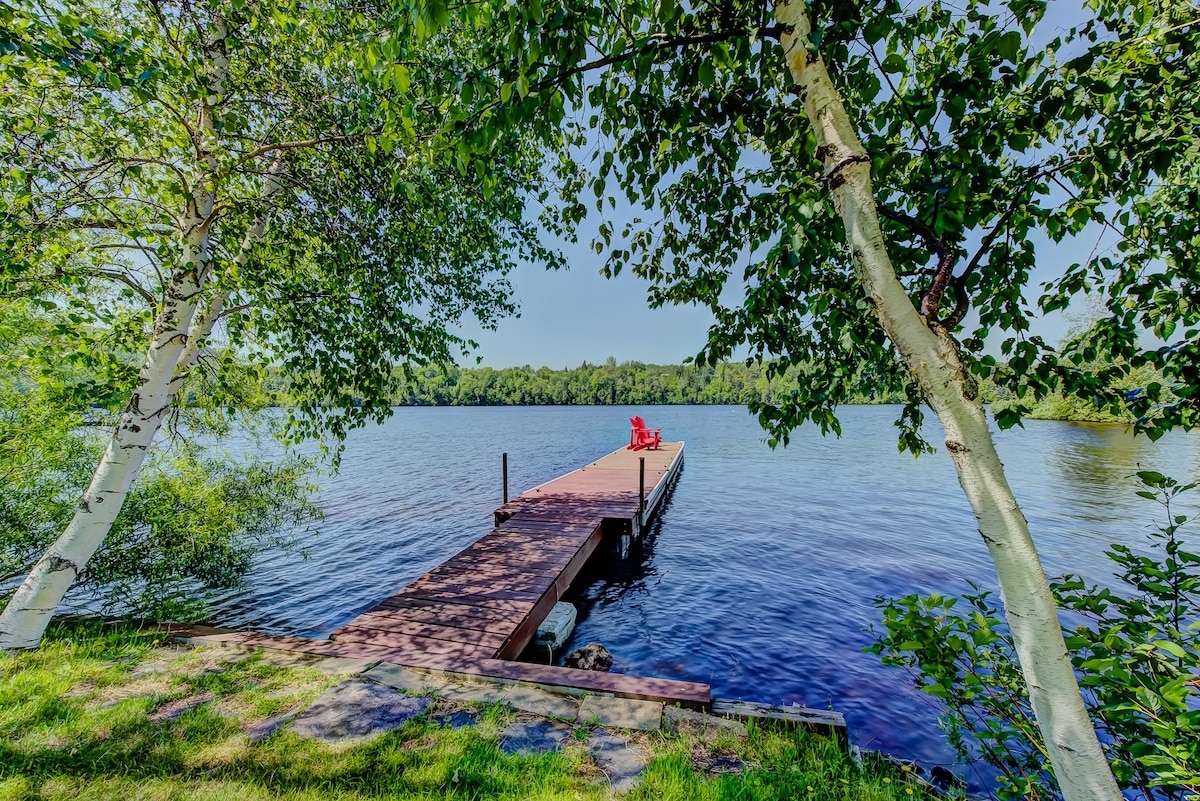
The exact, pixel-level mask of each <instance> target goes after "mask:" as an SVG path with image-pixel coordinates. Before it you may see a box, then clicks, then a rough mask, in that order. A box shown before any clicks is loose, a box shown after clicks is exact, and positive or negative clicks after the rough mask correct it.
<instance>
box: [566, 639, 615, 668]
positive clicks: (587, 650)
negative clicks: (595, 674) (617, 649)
mask: <svg viewBox="0 0 1200 801" xmlns="http://www.w3.org/2000/svg"><path fill="white" fill-rule="evenodd" d="M612 666H613V657H612V654H610V653H609V652H608V649H607V648H605V647H604V646H603V645H601V644H600V643H598V642H589V643H588V644H587V645H585V646H583V647H582V648H578V649H576V650H574V651H572V652H571V653H569V654H567V656H566V658H565V659H563V667H569V668H579V669H580V670H598V671H600V672H601V673H607V672H608V671H609V670H611V669H612Z"/></svg>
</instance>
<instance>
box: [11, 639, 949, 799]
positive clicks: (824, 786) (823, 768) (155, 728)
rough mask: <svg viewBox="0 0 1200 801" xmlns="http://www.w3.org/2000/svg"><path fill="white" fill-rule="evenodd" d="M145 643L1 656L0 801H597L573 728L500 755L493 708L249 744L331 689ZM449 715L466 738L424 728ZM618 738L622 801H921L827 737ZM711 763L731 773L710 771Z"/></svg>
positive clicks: (232, 659)
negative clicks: (631, 771) (559, 746)
mask: <svg viewBox="0 0 1200 801" xmlns="http://www.w3.org/2000/svg"><path fill="white" fill-rule="evenodd" d="M161 636H162V635H161V634H158V633H156V632H154V631H152V630H144V629H137V628H134V627H132V626H124V625H117V626H113V625H111V624H109V625H102V624H98V623H88V624H73V625H71V626H70V627H63V626H56V627H54V628H52V629H51V630H50V631H49V632H48V634H47V638H46V640H45V642H44V644H43V646H42V648H41V649H39V650H37V651H33V652H26V653H18V654H3V655H0V799H13V800H14V801H16V800H17V799H20V800H21V801H25V800H26V799H29V800H30V801H31V800H32V799H39V800H40V799H72V801H90V799H118V798H119V799H139V800H140V799H226V798H238V799H242V798H245V799H280V798H286V799H306V800H307V799H346V800H350V799H383V798H388V799H394V798H402V799H513V801H518V799H520V800H524V799H605V798H612V797H614V792H613V791H612V790H611V789H610V787H609V785H608V781H607V779H606V778H605V776H604V774H603V773H602V772H601V771H600V769H599V768H598V767H597V766H596V765H595V764H594V763H593V762H592V761H591V759H590V758H589V756H588V753H587V751H586V749H585V748H584V747H583V743H582V741H581V733H580V732H576V737H575V738H573V741H572V742H569V743H568V745H567V747H566V748H564V749H563V750H562V751H561V752H555V753H548V754H544V755H540V756H507V755H505V754H504V753H502V752H501V751H500V750H499V748H498V745H497V742H498V734H499V732H500V731H501V730H502V729H503V727H504V725H506V724H507V723H508V722H510V721H512V720H514V719H515V718H516V717H519V716H521V715H522V714H523V713H519V712H517V711H515V710H513V709H512V708H511V707H506V706H505V705H503V704H483V705H470V704H468V705H464V704H461V703H456V702H452V701H448V700H445V699H440V698H436V697H435V703H434V705H433V706H432V707H431V708H430V711H429V712H428V713H426V714H425V715H424V716H422V717H421V718H419V719H417V720H414V721H410V722H409V723H406V724H404V725H403V726H401V727H400V728H399V729H396V730H394V731H391V732H387V733H385V734H382V735H378V736H376V737H373V738H369V739H366V740H362V741H358V742H354V743H350V744H345V745H328V744H325V743H321V742H315V741H310V740H304V739H301V738H300V737H298V736H297V735H296V734H295V733H293V732H291V731H289V730H287V729H286V728H284V729H282V730H280V731H278V732H277V733H275V734H272V735H271V736H269V737H267V738H265V739H263V740H261V741H257V742H255V741H252V740H251V738H250V737H248V736H247V734H246V731H247V729H248V727H250V726H251V725H252V724H254V723H256V722H260V721H262V720H263V719H265V718H270V717H271V716H276V715H280V714H281V713H286V712H288V711H289V710H292V711H294V710H298V709H301V708H303V707H305V706H307V704H308V703H310V702H311V701H313V700H314V699H315V698H316V697H317V696H318V695H320V693H321V692H323V691H324V690H325V689H327V688H328V687H329V686H331V685H333V684H335V683H337V682H338V681H339V680H340V679H341V676H339V675H337V674H336V671H330V670H328V669H326V668H325V667H324V665H323V663H322V662H320V661H318V660H304V659H299V658H295V657H289V658H288V659H286V660H282V661H281V660H280V659H276V658H272V655H274V656H278V654H277V653H276V652H257V653H242V652H236V651H233V650H229V649H211V648H205V649H195V648H191V647H186V646H179V645H175V644H172V643H169V642H164V641H161V640H160V637H161ZM198 699H199V700H200V703H197V700H198ZM181 708H184V709H186V711H183V712H181V713H180V712H179V710H180V709H181ZM464 708H465V709H469V710H470V711H471V712H473V713H474V715H475V716H476V719H477V723H476V725H474V726H470V727H467V728H460V729H450V728H445V727H443V726H441V725H440V724H439V723H438V722H437V721H436V718H438V717H441V716H442V715H443V714H447V713H452V712H455V711H461V710H462V709H464ZM622 735H623V736H627V737H629V738H630V740H631V742H632V743H634V744H635V745H636V747H637V748H638V749H639V750H640V751H641V752H642V753H643V754H644V755H645V756H646V757H647V766H646V769H645V772H644V773H643V775H642V779H641V783H640V785H639V786H637V787H635V788H634V789H633V790H632V791H630V792H629V793H628V794H627V795H626V796H624V797H626V798H629V799H634V800H635V801H636V800H637V799H679V800H680V801H693V800H694V799H695V800H699V799H714V800H715V799H755V800H756V801H757V800H758V799H762V800H763V801H766V800H767V799H785V798H786V799H791V798H801V799H813V800H814V801H826V800H829V801H832V800H833V799H837V800H838V801H851V800H854V801H857V800H859V799H861V801H896V800H897V799H913V798H917V799H919V798H929V797H932V796H931V795H929V794H928V793H927V791H926V790H925V789H924V788H923V787H922V786H921V785H920V784H919V783H917V782H915V781H914V780H913V779H912V776H911V774H909V773H905V772H904V771H903V770H902V769H901V768H898V767H896V766H894V765H890V764H882V763H880V764H876V763H874V762H868V763H867V764H866V765H864V766H859V765H857V764H856V763H855V762H854V761H853V760H852V759H851V758H850V757H849V756H848V755H847V754H846V753H845V752H844V751H843V750H842V749H841V748H840V747H839V746H838V745H837V743H836V742H835V741H834V740H832V739H830V738H826V737H822V736H819V735H816V734H812V733H810V732H808V731H805V730H797V729H794V728H788V727H775V726H765V725H763V726H754V725H751V726H750V727H749V730H748V733H747V735H746V736H745V737H736V736H730V735H728V734H719V733H717V734H711V733H710V734H708V735H704V736H700V735H679V736H677V735H668V734H664V733H660V732H649V733H645V732H643V733H625V732H622ZM714 764H738V765H740V766H741V767H740V772H738V773H714V772H712V771H711V768H712V766H713V765H714Z"/></svg>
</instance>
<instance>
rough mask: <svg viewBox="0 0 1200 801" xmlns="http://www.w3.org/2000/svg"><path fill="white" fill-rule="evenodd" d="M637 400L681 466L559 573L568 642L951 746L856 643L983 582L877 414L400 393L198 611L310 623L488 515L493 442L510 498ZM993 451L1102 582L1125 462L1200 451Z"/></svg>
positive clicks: (878, 742)
mask: <svg viewBox="0 0 1200 801" xmlns="http://www.w3.org/2000/svg"><path fill="white" fill-rule="evenodd" d="M639 411H641V412H643V413H644V416H645V417H647V418H648V419H649V420H650V421H651V422H652V423H653V425H655V426H661V427H662V428H663V433H664V436H665V437H666V438H668V439H672V440H676V439H683V440H686V441H687V456H686V462H685V465H684V469H683V472H682V475H681V476H680V479H679V482H678V483H677V485H676V487H675V489H674V491H673V493H672V494H671V495H670V496H669V497H668V499H667V502H666V504H665V506H664V507H663V510H662V513H661V516H660V518H659V520H658V522H657V523H656V524H655V525H654V526H653V530H652V532H651V535H650V537H649V538H648V540H647V542H646V543H645V546H644V547H642V548H640V549H635V552H634V558H632V559H629V560H626V561H623V562H622V561H620V560H618V559H616V557H615V556H613V555H611V554H609V555H607V556H603V557H601V558H598V559H595V560H593V563H592V564H591V565H589V566H588V568H587V569H586V571H585V572H584V574H583V575H582V576H581V578H580V580H578V581H577V582H576V585H575V587H574V588H573V595H572V600H573V601H574V602H575V603H576V604H577V606H578V608H579V624H578V627H577V629H576V631H575V634H574V636H573V638H572V645H574V644H582V643H585V642H589V641H593V640H598V641H601V642H603V643H605V645H606V646H607V647H608V648H609V649H610V650H611V651H612V652H613V654H614V655H615V656H616V659H617V669H619V670H622V671H626V672H630V673H638V674H643V675H652V676H662V677H665V678H676V679H686V680H693V681H704V682H708V683H709V684H711V685H712V686H713V691H714V693H715V694H717V695H719V696H724V697H732V698H745V699H750V700H758V701H766V702H771V703H791V702H797V703H801V704H805V705H808V706H813V707H830V706H832V707H834V708H836V709H837V710H838V711H840V712H842V713H844V714H845V715H846V717H847V720H848V721H849V724H850V726H851V733H852V736H853V737H854V738H855V739H856V740H857V741H858V742H859V743H861V744H864V745H867V744H869V745H871V746H872V747H877V748H884V749H886V750H889V751H892V752H895V753H899V754H903V755H905V756H908V757H912V758H918V759H921V760H924V761H925V762H932V763H949V762H951V761H952V755H951V753H950V752H949V750H948V749H947V748H946V746H945V744H944V742H943V740H942V738H941V736H940V734H939V732H938V730H937V728H936V712H935V710H934V709H933V707H932V706H931V705H930V703H929V699H928V698H926V697H925V696H923V695H922V694H921V693H918V692H916V691H915V690H913V689H912V688H911V687H910V685H909V683H908V680H907V678H906V676H905V675H904V674H903V673H901V672H899V671H896V670H891V669H885V668H883V667H881V666H880V665H879V663H878V661H877V659H876V658H875V657H873V656H871V655H870V654H864V653H863V652H862V648H863V647H865V646H866V645H868V644H869V643H870V641H871V637H870V635H869V634H867V633H865V629H867V628H868V627H869V626H871V625H872V624H875V625H878V622H879V613H878V611H877V610H876V609H875V608H874V607H873V605H872V603H871V602H872V599H874V598H875V597H877V596H888V597H895V596H901V595H906V594H909V593H931V592H941V593H961V592H963V591H965V590H967V589H968V585H967V582H968V581H973V582H975V583H977V584H980V585H981V586H984V587H992V586H993V585H994V583H995V579H994V575H993V573H992V569H991V564H990V562H989V560H988V557H987V552H986V549H985V548H984V546H983V544H982V542H981V540H980V538H979V536H978V533H977V531H976V528H975V522H974V519H973V518H972V516H971V513H970V510H969V508H968V507H967V504H966V501H965V499H964V498H963V496H962V494H961V491H960V490H959V487H958V483H957V480H956V478H955V475H954V471H953V467H952V465H951V463H950V461H949V459H947V458H946V457H945V455H944V454H942V453H938V454H936V455H933V456H929V457H922V458H920V459H917V460H914V459H913V458H912V457H911V456H907V455H904V454H899V453H897V452H896V437H895V428H894V427H893V426H892V425H891V422H892V420H893V419H894V416H895V410H894V409H892V408H888V407H852V408H848V409H846V410H844V412H843V424H844V427H845V433H844V435H843V437H842V438H841V439H825V438H822V437H820V435H819V434H817V433H816V432H813V431H808V430H802V431H799V432H797V434H796V435H795V436H794V437H793V440H792V444H791V446H790V447H788V448H786V449H779V450H775V451H772V450H770V449H769V448H767V447H766V445H764V444H763V433H762V431H761V430H760V429H759V428H758V427H757V424H756V422H755V421H754V419H753V418H751V417H749V416H748V415H747V414H746V412H745V410H744V409H742V408H739V407H654V408H651V409H648V410H647V409H642V410H638V409H630V408H619V407H618V408H613V407H540V408H478V409H398V410H397V411H396V414H395V415H394V416H393V417H392V418H391V419H390V420H389V421H388V422H387V423H385V424H384V425H382V426H378V427H374V428H371V429H364V430H359V431H355V432H353V433H352V434H351V436H350V437H349V439H348V440H347V442H346V450H345V454H344V456H343V460H342V469H341V472H340V473H339V474H337V475H336V476H327V477H324V478H323V479H322V481H321V484H322V493H321V503H322V506H323V507H324V509H325V511H326V516H327V517H326V521H325V523H324V524H323V525H322V526H321V533H320V535H319V536H317V537H312V538H307V539H305V540H304V541H303V543H302V544H303V546H304V548H305V551H306V553H307V554H308V558H307V559H302V558H301V556H300V555H299V554H298V553H296V552H289V553H286V554H284V553H267V554H263V555H262V558H260V559H259V560H258V564H257V566H256V569H255V572H254V574H253V576H252V578H251V580H250V582H249V584H248V586H247V588H246V589H244V590H241V591H238V592H233V593H228V594H226V595H223V596H221V597H219V598H217V599H216V616H215V617H216V620H215V622H218V623H221V624H223V625H231V626H243V627H249V628H256V629H260V630H264V631H271V632H277V633H286V634H307V635H317V636H320V635H325V634H328V633H329V632H330V631H332V630H333V629H334V628H336V627H337V626H339V625H341V624H343V623H345V622H346V621H348V620H350V619H351V618H353V617H354V616H356V615H358V614H360V613H361V612H363V611H364V610H366V609H367V608H369V607H371V606H373V605H374V604H376V603H377V602H378V601H379V600H381V599H382V598H384V597H386V596H387V595H389V594H391V593H393V592H395V591H396V590H397V589H399V588H400V587H402V586H404V585H405V584H407V583H408V582H410V581H412V580H413V579H415V578H416V577H418V576H420V575H421V574H422V573H424V572H426V571H427V570H429V569H430V568H431V567H433V566H435V565H437V564H439V563H440V562H442V561H444V560H445V559H447V558H448V557H450V556H451V555H453V554H454V553H455V552H457V551H458V550H461V549H462V548H463V547H465V546H466V545H468V544H469V543H470V542H472V541H474V540H475V539H477V538H478V537H479V536H481V535H483V534H485V533H486V532H487V531H488V530H489V529H490V526H491V512H492V510H493V509H494V508H495V507H496V506H498V505H499V503H500V494H501V486H500V454H501V453H502V452H508V455H509V482H510V487H511V488H512V491H513V494H517V493H518V492H520V491H523V490H524V489H527V488H529V487H532V486H535V485H537V484H541V483H543V482H545V481H548V480H550V479H552V478H555V477H556V476H558V475H561V474H563V473H565V472H567V471H569V470H574V469H575V468H577V467H581V466H582V465H584V464H586V463H588V462H590V461H592V460H594V459H596V458H597V457H599V456H602V455H604V454H605V453H608V452H609V451H611V450H613V449H614V448H615V447H618V446H619V445H620V444H621V443H622V442H624V441H625V438H626V436H627V430H628V429H627V418H628V417H630V416H632V415H633V414H635V413H637V412H639ZM431 432H433V433H436V436H431ZM938 439H940V438H938V437H933V438H932V440H933V441H937V440H938ZM998 446H999V448H1000V451H1001V455H1002V457H1003V458H1004V460H1005V462H1006V464H1007V465H1008V472H1009V479H1010V481H1011V482H1012V484H1013V488H1014V491H1015V492H1016V494H1017V496H1018V498H1019V500H1020V501H1021V503H1022V508H1023V509H1024V511H1025V514H1026V516H1027V518H1028V519H1029V521H1030V526H1031V529H1032V530H1033V533H1034V538H1035V540H1036V541H1037V543H1038V546H1039V549H1040V551H1041V553H1042V557H1043V560H1044V562H1045V563H1046V566H1047V571H1048V572H1049V573H1051V574H1058V573H1062V572H1066V571H1072V572H1079V573H1082V574H1083V575H1084V576H1085V577H1087V578H1088V579H1090V580H1093V581H1097V580H1105V579H1107V578H1108V575H1109V572H1110V571H1109V569H1108V566H1107V563H1106V560H1105V559H1104V557H1103V550H1104V548H1105V547H1106V546H1107V545H1108V544H1109V543H1110V542H1116V541H1126V542H1136V541H1137V538H1139V537H1140V536H1141V533H1142V531H1143V529H1144V526H1145V525H1146V523H1148V522H1149V521H1150V519H1151V518H1152V516H1153V514H1154V511H1155V509H1156V508H1157V507H1155V506H1154V505H1153V504H1149V503H1147V502H1144V501H1141V500H1140V499H1138V498H1136V497H1135V496H1134V495H1133V489H1134V488H1133V486H1132V484H1131V483H1130V481H1129V476H1130V475H1131V474H1132V473H1133V472H1134V471H1136V470H1138V469H1147V468H1149V469H1158V470H1161V471H1163V472H1166V473H1168V474H1174V475H1176V476H1180V477H1194V476H1195V475H1196V472H1197V466H1198V464H1200V437H1197V436H1193V435H1183V434H1179V435H1172V436H1169V437H1167V438H1165V439H1164V440H1162V441H1160V442H1159V443H1149V442H1148V441H1146V440H1145V439H1144V438H1139V439H1135V438H1133V437H1132V436H1130V435H1129V434H1128V432H1126V431H1125V430H1124V429H1123V428H1121V427H1118V426H1097V425H1075V424H1065V423H1043V422H1035V421H1030V422H1027V423H1026V427H1025V429H1024V430H1021V429H1017V430H1013V431H1007V432H1003V433H1001V434H999V435H998Z"/></svg>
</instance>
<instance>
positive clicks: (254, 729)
mask: <svg viewBox="0 0 1200 801" xmlns="http://www.w3.org/2000/svg"><path fill="white" fill-rule="evenodd" d="M299 714H300V710H298V709H293V710H292V711H291V712H284V713H283V714H281V715H273V716H271V717H269V718H263V719H262V720H260V721H257V722H255V723H252V724H250V726H248V727H246V736H247V737H249V738H250V741H251V742H255V743H257V742H259V741H260V740H265V739H267V738H268V737H270V736H271V735H272V734H274V733H275V732H277V731H279V730H280V729H282V728H283V727H284V726H286V725H287V724H289V723H291V722H292V721H293V720H295V719H296V716H297V715H299Z"/></svg>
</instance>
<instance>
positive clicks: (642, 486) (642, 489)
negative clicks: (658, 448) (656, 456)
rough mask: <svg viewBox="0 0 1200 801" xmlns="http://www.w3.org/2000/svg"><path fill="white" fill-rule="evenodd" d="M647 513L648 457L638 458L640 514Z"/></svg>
mask: <svg viewBox="0 0 1200 801" xmlns="http://www.w3.org/2000/svg"><path fill="white" fill-rule="evenodd" d="M645 511H646V457H645V456H639V457H638V514H643V513H645Z"/></svg>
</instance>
